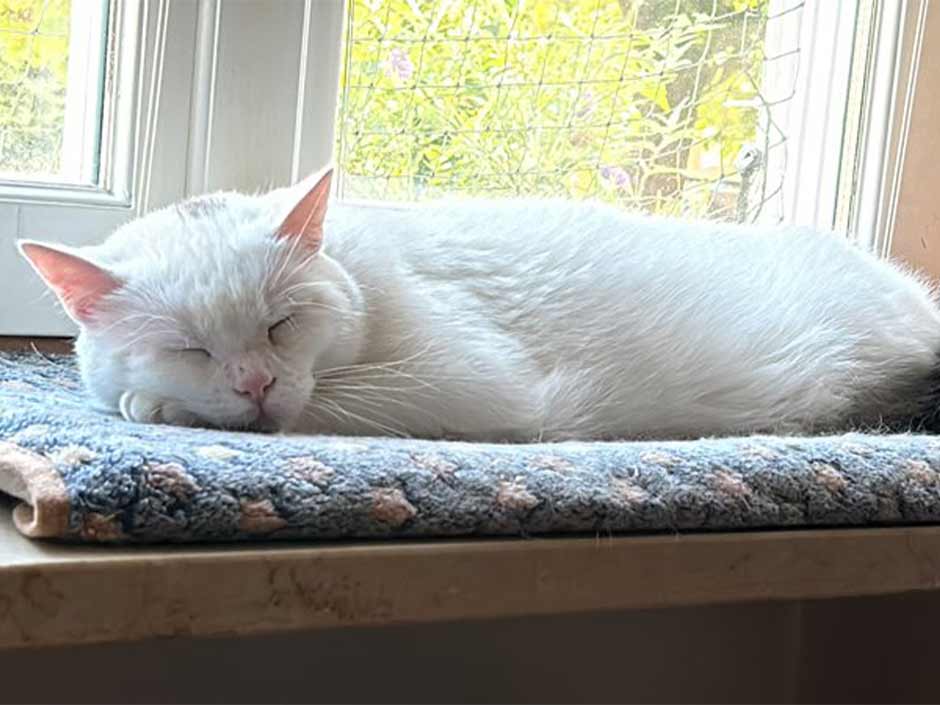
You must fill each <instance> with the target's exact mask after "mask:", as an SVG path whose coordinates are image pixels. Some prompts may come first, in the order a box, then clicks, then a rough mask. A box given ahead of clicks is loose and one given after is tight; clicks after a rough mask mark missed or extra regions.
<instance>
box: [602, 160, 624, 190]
mask: <svg viewBox="0 0 940 705" xmlns="http://www.w3.org/2000/svg"><path fill="white" fill-rule="evenodd" d="M601 177H602V178H603V179H604V180H605V181H609V182H610V183H611V184H613V185H614V186H616V187H617V188H618V189H620V190H621V191H625V190H626V189H628V188H630V184H631V179H630V174H628V173H627V170H626V169H624V168H623V167H622V166H604V167H601Z"/></svg>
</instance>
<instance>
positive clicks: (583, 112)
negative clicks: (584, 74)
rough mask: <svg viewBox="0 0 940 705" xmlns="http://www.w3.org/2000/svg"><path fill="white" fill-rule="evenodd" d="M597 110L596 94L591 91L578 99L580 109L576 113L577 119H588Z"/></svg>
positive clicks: (587, 91)
mask: <svg viewBox="0 0 940 705" xmlns="http://www.w3.org/2000/svg"><path fill="white" fill-rule="evenodd" d="M596 108H597V100H596V99H595V98H594V92H593V91H591V90H590V89H588V90H586V91H585V92H584V94H583V95H582V96H581V97H580V99H578V109H577V110H575V111H574V114H575V117H579V118H583V117H587V116H588V115H590V114H591V113H593V112H594V110H595V109H596Z"/></svg>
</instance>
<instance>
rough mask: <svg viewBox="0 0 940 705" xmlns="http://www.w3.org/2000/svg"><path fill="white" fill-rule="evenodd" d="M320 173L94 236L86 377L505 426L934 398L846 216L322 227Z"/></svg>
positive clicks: (790, 423) (371, 415) (440, 423)
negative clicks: (797, 225)
mask: <svg viewBox="0 0 940 705" xmlns="http://www.w3.org/2000/svg"><path fill="white" fill-rule="evenodd" d="M322 183H323V182H322V181H321V182H320V184H319V185H318V186H317V187H315V188H314V190H313V191H311V192H310V194H314V192H315V191H316V189H317V188H320V189H321V190H322V188H323V186H322ZM328 187H329V180H328V179H326V188H327V189H328ZM310 194H308V196H307V197H306V201H307V206H306V207H305V208H302V206H303V205H304V202H303V201H302V202H301V203H300V204H299V205H297V207H296V208H294V210H293V211H291V207H292V206H293V205H294V203H296V202H297V199H298V198H299V197H300V196H301V195H302V194H301V192H300V191H299V190H289V189H285V190H281V191H277V192H273V193H272V194H269V195H268V196H265V197H257V198H255V197H247V196H238V195H235V194H232V195H220V196H216V197H212V198H203V199H199V200H196V201H192V202H189V203H187V204H183V205H182V206H178V207H176V208H174V209H168V210H165V211H162V212H160V213H156V214H151V215H150V216H147V217H146V218H144V219H142V220H141V221H138V222H137V223H134V224H131V225H130V226H126V227H125V228H124V229H123V231H119V232H118V233H117V234H116V235H115V236H113V237H112V238H111V239H110V240H109V241H108V242H106V243H105V244H104V245H102V246H100V247H99V248H96V249H89V250H88V251H85V252H82V253H80V254H85V255H87V256H88V258H89V259H92V260H94V261H95V262H97V263H98V264H99V265H101V268H102V269H103V270H104V271H105V272H107V273H108V274H109V276H110V277H111V279H112V282H111V284H109V285H106V286H104V287H101V286H99V288H102V289H103V291H104V293H103V294H101V295H100V296H98V298H96V299H94V301H95V302H96V303H95V304H94V305H93V306H90V307H86V308H89V310H91V309H94V311H93V313H89V314H86V315H85V319H84V320H82V316H80V315H75V313H74V312H73V316H74V317H76V318H77V319H79V320H80V322H82V323H83V335H82V339H81V340H80V343H79V346H78V351H79V355H80V357H81V362H82V366H83V371H84V374H85V379H86V383H87V384H88V386H89V388H90V389H91V391H92V392H93V393H94V394H95V395H96V396H97V398H98V399H99V400H101V401H102V402H103V403H104V404H105V405H106V406H108V407H109V408H118V407H120V408H121V410H122V412H123V413H124V415H125V416H127V417H129V418H132V419H135V420H165V421H169V422H175V423H209V424H212V425H221V426H226V427H240V426H246V427H257V428H264V429H271V428H278V429H282V430H289V431H295V432H305V433H339V434H356V435H358V434H392V435H403V436H421V437H430V438H437V437H462V438H467V439H473V440H514V441H518V440H536V439H541V440H558V439H568V438H584V439H588V438H636V437H656V438H685V437H698V436H703V435H729V434H741V433H749V432H755V431H778V432H813V431H821V430H832V429H841V428H848V427H850V426H868V427H875V426H879V425H881V424H882V422H885V423H889V424H898V425H901V426H904V425H908V426H909V425H911V424H916V423H919V421H920V420H921V419H922V418H924V417H930V416H932V414H933V413H934V408H933V407H934V405H935V404H936V402H937V399H935V398H934V397H935V396H936V395H935V392H936V389H935V387H936V383H935V382H933V381H932V380H934V377H935V373H936V370H937V367H938V363H937V354H938V352H940V310H938V307H937V305H936V304H935V302H934V300H933V297H932V295H931V294H930V292H929V291H928V290H927V288H926V287H925V286H924V285H923V284H921V283H920V282H918V281H917V280H916V279H914V278H913V277H911V276H909V275H907V274H905V273H902V272H901V271H900V270H898V269H897V268H895V267H893V266H892V265H889V264H888V263H886V262H883V261H879V260H877V259H875V258H874V257H872V256H870V255H868V254H866V253H864V252H862V251H860V250H858V249H856V248H854V247H852V246H850V245H849V244H847V243H846V242H845V241H844V240H843V239H841V238H839V237H837V236H834V235H830V234H818V233H813V232H810V231H807V230H802V229H793V228H781V229H774V230H759V229H755V228H742V227H735V226H728V225H718V224H708V223H686V222H679V221H671V220H662V219H651V218H645V217H639V216H631V215H627V214H624V213H622V212H620V211H617V210H615V209H613V208H610V207H605V206H598V205H590V204H575V203H560V202H543V201H525V200H524V201H504V202H484V201H463V202H460V201H455V202H452V203H439V204H433V205H429V206H420V207H414V208H395V207H379V206H358V205H352V204H334V205H332V206H331V207H330V211H329V215H328V216H327V217H326V220H325V224H324V225H322V227H321V226H320V224H321V223H322V218H323V213H324V212H325V203H326V200H325V199H326V196H325V194H324V193H320V194H319V195H318V196H317V197H316V199H314V200H313V201H311V200H310V199H311V195H310ZM314 201H316V203H314ZM311 204H313V205H311ZM288 211H290V215H287V214H288ZM285 215H287V218H286V219H285ZM292 218H293V219H294V221H293V222H294V223H295V226H294V227H293V229H291V228H289V227H287V223H288V221H291V219H292ZM282 221H283V222H282ZM311 223H314V224H315V225H316V227H315V228H314V227H313V226H312V225H311ZM279 224H280V227H279ZM294 231H297V232H294ZM324 232H325V239H324V238H323V233H324ZM321 246H322V249H321ZM27 247H29V246H27ZM33 247H35V246H33ZM304 252H306V253H307V255H306V256H304V257H302V256H300V254H302V253H304ZM27 255H28V256H30V258H31V260H33V261H34V264H35V263H36V260H37V257H36V255H35V252H34V253H33V254H30V253H29V251H28V250H27ZM40 259H41V257H40ZM37 269H39V270H40V272H41V273H43V275H44V276H45V277H46V279H47V281H49V280H50V276H49V273H48V271H46V269H47V268H44V267H43V265H42V264H39V265H37ZM52 284H53V287H54V288H56V290H57V291H59V293H60V296H62V291H61V287H57V286H56V285H55V283H54V282H52ZM63 298H64V299H65V300H66V302H67V307H68V298H69V297H68V296H63ZM73 298H74V297H73ZM73 308H74V306H73ZM288 316H289V317H290V320H289V321H287V323H286V324H285V323H281V324H280V325H277V323H278V322H279V321H283V319H285V318H286V317H288ZM272 326H275V327H274V328H273V331H274V332H273V333H272V334H270V335H263V334H262V332H264V331H267V330H268V328H269V327H272ZM183 348H186V349H188V350H187V352H179V350H181V349H183ZM191 348H200V349H203V348H205V349H206V350H208V353H207V354H206V355H205V356H203V354H202V353H200V352H198V351H196V352H194V351H192V350H189V349H191ZM249 374H252V375H255V376H254V377H250V378H248V377H245V376H244V375H249ZM239 375H242V376H239ZM259 375H260V376H259ZM246 379H249V382H245V380H246ZM271 380H273V381H271ZM254 383H257V384H256V385H255V387H252V386H251V384H254ZM246 385H247V386H246ZM259 385H260V386H259ZM265 385H267V386H265ZM233 388H234V391H233ZM247 389H254V390H255V392H257V394H255V393H254V392H251V393H249V392H248V391H246V390H247ZM259 390H260V391H259ZM246 395H247V396H246ZM248 397H250V398H248ZM259 409H260V410H261V412H262V413H261V415H260V417H259Z"/></svg>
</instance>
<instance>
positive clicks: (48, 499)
mask: <svg viewBox="0 0 940 705" xmlns="http://www.w3.org/2000/svg"><path fill="white" fill-rule="evenodd" d="M0 492H3V493H5V494H8V495H10V496H12V497H15V498H16V499H19V500H20V502H21V503H20V504H18V505H17V506H16V507H15V508H14V510H13V524H14V526H16V528H17V530H19V531H20V533H22V534H24V535H25V536H29V537H30V538H52V537H60V538H61V537H65V536H68V535H69V533H70V531H69V493H68V490H67V489H66V486H65V482H64V481H63V480H62V476H61V475H60V474H59V472H58V471H57V470H56V468H55V465H54V464H53V463H52V461H50V460H49V459H48V458H44V457H43V456H41V455H39V454H37V453H34V452H32V451H30V450H27V449H26V448H22V447H21V446H18V445H16V444H14V443H9V442H6V441H0Z"/></svg>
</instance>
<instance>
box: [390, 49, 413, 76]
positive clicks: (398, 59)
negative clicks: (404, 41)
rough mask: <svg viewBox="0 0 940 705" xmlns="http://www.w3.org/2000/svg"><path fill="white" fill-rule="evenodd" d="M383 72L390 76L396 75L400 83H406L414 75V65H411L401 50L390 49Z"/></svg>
mask: <svg viewBox="0 0 940 705" xmlns="http://www.w3.org/2000/svg"><path fill="white" fill-rule="evenodd" d="M385 72H386V73H387V74H388V75H389V76H391V75H392V74H393V73H394V74H397V75H398V78H399V79H401V80H402V81H408V80H410V79H411V77H412V76H413V75H414V72H415V65H414V64H413V63H411V58H410V57H409V56H408V54H407V53H406V52H405V51H404V50H403V49H398V48H397V47H396V48H395V49H392V52H391V54H389V55H388V61H387V62H386V63H385Z"/></svg>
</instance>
